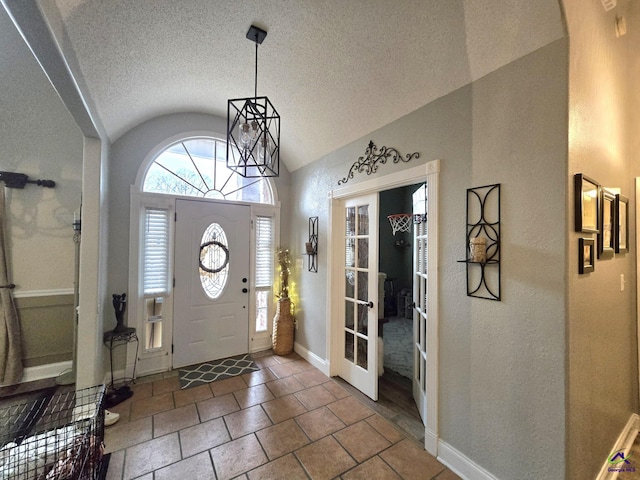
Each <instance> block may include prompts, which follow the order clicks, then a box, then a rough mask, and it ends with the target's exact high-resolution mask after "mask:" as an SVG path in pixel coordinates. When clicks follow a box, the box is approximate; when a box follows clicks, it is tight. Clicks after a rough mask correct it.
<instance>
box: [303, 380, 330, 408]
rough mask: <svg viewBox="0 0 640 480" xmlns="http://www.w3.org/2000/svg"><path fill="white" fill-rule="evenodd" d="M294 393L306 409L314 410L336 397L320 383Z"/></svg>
mask: <svg viewBox="0 0 640 480" xmlns="http://www.w3.org/2000/svg"><path fill="white" fill-rule="evenodd" d="M294 395H295V396H296V398H297V399H298V400H300V403H302V404H303V405H304V406H305V407H306V409H307V410H314V409H316V408H318V407H322V406H324V405H327V404H329V403H331V402H335V401H336V400H337V399H336V397H334V396H333V394H332V393H331V392H329V391H328V390H325V388H324V387H323V386H322V385H316V386H315V387H311V388H307V389H305V390H302V391H300V392H297V393H295V394H294Z"/></svg>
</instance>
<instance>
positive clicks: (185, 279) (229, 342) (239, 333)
mask: <svg viewBox="0 0 640 480" xmlns="http://www.w3.org/2000/svg"><path fill="white" fill-rule="evenodd" d="M250 218H251V217H250V207H249V206H246V205H233V204H224V203H211V202H199V201H195V200H177V201H176V237H175V255H174V258H175V268H174V273H175V288H174V310H173V311H174V314H173V319H174V320H173V347H174V352H173V367H174V368H177V367H183V366H185V365H192V364H195V363H201V362H206V361H209V360H215V359H219V358H225V357H229V356H232V355H237V354H241V353H247V352H248V351H249V293H248V292H249V258H250V254H249V252H250V249H249V239H250Z"/></svg>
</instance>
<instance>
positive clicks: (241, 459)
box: [210, 435, 267, 480]
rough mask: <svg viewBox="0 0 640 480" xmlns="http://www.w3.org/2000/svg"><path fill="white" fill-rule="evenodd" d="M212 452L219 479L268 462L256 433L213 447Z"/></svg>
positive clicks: (226, 479)
mask: <svg viewBox="0 0 640 480" xmlns="http://www.w3.org/2000/svg"><path fill="white" fill-rule="evenodd" d="M210 453H211V458H212V459H213V466H214V468H215V471H216V476H217V479H218V480H228V479H230V478H235V477H237V476H238V475H241V474H243V473H245V472H248V471H249V470H253V469H254V468H256V467H259V466H260V465H263V464H265V463H267V456H266V455H265V454H264V452H263V451H262V447H261V446H260V442H258V439H257V438H256V436H255V435H247V436H245V437H242V438H239V439H237V440H233V441H231V442H229V443H225V444H224V445H220V446H219V447H216V448H212V449H211V450H210Z"/></svg>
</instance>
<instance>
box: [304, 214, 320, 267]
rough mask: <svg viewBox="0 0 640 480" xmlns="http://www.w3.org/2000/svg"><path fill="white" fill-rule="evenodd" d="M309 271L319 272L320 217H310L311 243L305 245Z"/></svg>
mask: <svg viewBox="0 0 640 480" xmlns="http://www.w3.org/2000/svg"><path fill="white" fill-rule="evenodd" d="M305 251H306V254H307V255H308V256H309V257H308V259H307V270H309V271H310V272H313V273H317V272H318V261H317V258H318V217H309V241H308V242H307V243H305Z"/></svg>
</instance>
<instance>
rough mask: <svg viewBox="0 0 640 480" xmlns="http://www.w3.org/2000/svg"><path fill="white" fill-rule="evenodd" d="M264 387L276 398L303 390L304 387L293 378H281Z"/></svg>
mask: <svg viewBox="0 0 640 480" xmlns="http://www.w3.org/2000/svg"><path fill="white" fill-rule="evenodd" d="M266 385H267V387H268V388H269V390H271V392H272V393H273V394H274V395H275V396H276V397H284V396H285V395H289V394H291V393H295V392H299V391H300V390H303V389H304V385H302V384H301V383H300V382H299V381H298V380H296V379H295V378H294V377H287V378H281V379H279V380H275V381H273V382H268V383H267V384H266Z"/></svg>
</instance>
